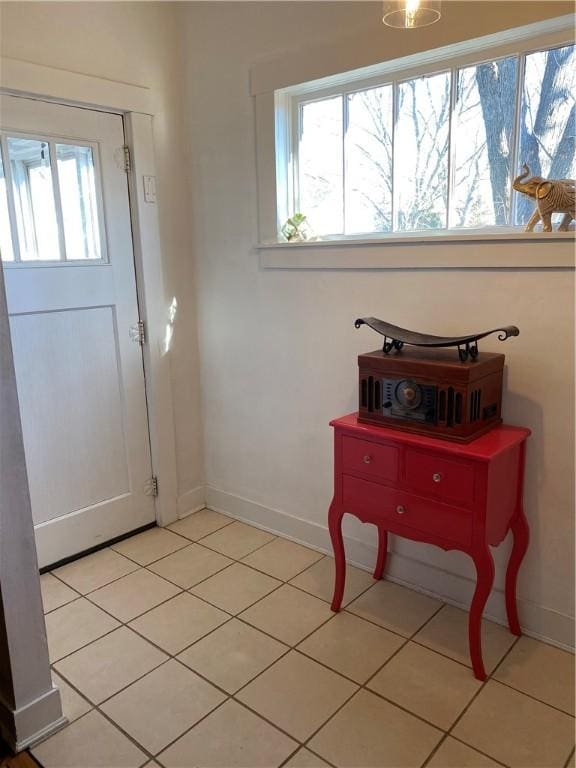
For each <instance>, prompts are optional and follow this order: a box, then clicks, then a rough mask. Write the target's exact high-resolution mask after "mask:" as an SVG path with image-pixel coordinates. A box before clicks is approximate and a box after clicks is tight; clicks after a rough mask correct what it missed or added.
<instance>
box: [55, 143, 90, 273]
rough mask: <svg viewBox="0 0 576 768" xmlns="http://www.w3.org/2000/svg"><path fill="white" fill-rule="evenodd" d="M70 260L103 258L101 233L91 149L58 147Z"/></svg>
mask: <svg viewBox="0 0 576 768" xmlns="http://www.w3.org/2000/svg"><path fill="white" fill-rule="evenodd" d="M56 159H57V161H58V181H59V184H60V198H61V201H62V219H63V222H64V239H65V243H66V258H67V259H99V258H100V257H101V253H100V232H99V229H98V206H97V202H96V182H95V179H94V158H93V155H92V149H91V147H82V146H74V145H72V144H56Z"/></svg>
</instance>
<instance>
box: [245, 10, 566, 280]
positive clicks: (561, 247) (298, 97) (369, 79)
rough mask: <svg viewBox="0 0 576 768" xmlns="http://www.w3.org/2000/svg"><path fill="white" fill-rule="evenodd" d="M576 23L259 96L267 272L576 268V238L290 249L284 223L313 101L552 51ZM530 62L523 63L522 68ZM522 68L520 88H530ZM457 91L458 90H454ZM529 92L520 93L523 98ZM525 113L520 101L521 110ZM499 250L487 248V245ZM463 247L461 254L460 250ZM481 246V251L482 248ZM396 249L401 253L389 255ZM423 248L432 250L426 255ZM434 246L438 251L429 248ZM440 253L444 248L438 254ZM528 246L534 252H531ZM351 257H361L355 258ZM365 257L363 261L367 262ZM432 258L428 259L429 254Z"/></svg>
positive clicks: (405, 235) (459, 233)
mask: <svg viewBox="0 0 576 768" xmlns="http://www.w3.org/2000/svg"><path fill="white" fill-rule="evenodd" d="M574 18H575V17H574V16H573V15H569V16H562V17H558V18H554V19H549V20H546V21H544V22H538V23H536V24H529V25H526V26H524V27H518V28H514V29H510V30H506V31H504V32H500V33H496V34H493V35H488V36H485V37H482V38H477V39H475V40H469V41H465V42H461V43H456V44H453V45H449V46H444V47H442V48H437V49H434V50H430V51H425V52H421V53H418V54H413V55H410V56H406V57H403V58H399V59H395V60H392V61H387V62H384V63H382V64H377V65H374V66H371V67H366V68H363V69H359V70H354V71H351V72H344V73H341V74H338V75H333V76H329V77H326V78H322V79H319V80H312V81H309V82H305V83H300V84H296V85H290V86H288V87H284V88H280V89H278V90H276V91H273V92H267V93H259V94H257V95H256V129H257V145H256V146H257V159H258V193H259V215H260V231H259V243H258V246H257V250H258V251H259V253H260V262H261V265H262V266H264V267H266V266H269V267H283V268H285V267H296V268H307V267H327V268H330V267H335V268H345V267H355V268H363V267H366V268H374V267H393V268H398V267H406V266H407V267H411V266H415V267H436V266H437V267H462V266H464V267H467V266H470V267H485V266H487V267H491V268H492V267H496V268H497V267H510V266H527V267H534V266H547V267H573V266H574V232H552V233H542V232H532V233H526V232H524V231H523V228H522V227H502V226H495V227H483V228H481V229H471V228H459V229H442V230H428V231H418V232H402V233H398V232H393V233H374V234H371V233H370V234H363V235H336V236H325V237H322V239H321V240H319V241H312V242H305V243H286V242H283V241H282V240H281V239H280V238H279V234H278V233H279V232H280V228H281V226H282V224H283V223H284V222H285V221H286V219H287V218H288V217H289V216H290V215H291V214H292V213H293V200H294V199H295V194H294V193H295V190H296V185H297V166H296V160H295V156H296V154H297V153H295V152H294V148H295V145H296V142H297V141H298V121H299V109H300V105H301V104H303V103H306V102H307V101H313V100H317V99H320V98H327V97H329V96H335V95H345V94H346V93H350V92H356V91H358V90H362V89H364V88H370V87H375V86H378V85H385V84H387V83H390V82H399V81H402V80H408V79H411V78H414V77H420V76H424V75H431V74H434V73H437V72H441V71H446V70H447V69H456V68H460V67H466V66H471V65H474V64H478V63H482V62H484V61H492V60H495V59H500V58H503V57H506V56H512V55H517V56H519V57H523V56H524V55H526V54H528V53H531V52H534V51H538V50H543V49H546V48H554V47H560V46H562V45H569V44H574V41H575V33H574ZM523 61H524V59H523V58H520V62H523ZM520 69H521V67H519V71H518V78H519V81H518V82H519V85H520V83H522V82H523V80H522V79H521V78H522V72H521V71H520ZM453 90H454V88H453ZM520 92H521V88H520V87H519V88H518V94H520ZM519 109H520V96H518V98H517V104H516V110H517V114H518V110H519ZM514 141H515V144H514V147H513V153H514V163H515V164H516V165H517V157H516V155H517V151H518V148H517V146H516V144H517V139H516V137H515V139H514ZM510 241H517V242H518V243H521V244H522V247H521V248H516V249H515V253H514V255H513V254H512V253H509V254H508V255H506V248H504V249H503V248H502V245H504V244H507V248H508V251H511V249H510V248H509V243H510ZM543 241H546V242H547V243H548V244H554V248H552V249H550V252H548V253H547V255H546V256H543V255H542V252H543V250H544V249H542V248H541V247H540V248H539V249H538V251H539V253H536V249H534V248H532V247H531V246H532V244H540V246H541V245H542V242H543ZM483 243H485V244H491V245H493V246H494V245H495V244H496V245H499V247H497V248H492V249H490V252H489V253H488V252H487V249H485V248H483V247H481V244H483ZM447 244H448V245H458V246H460V251H461V252H460V253H459V254H457V253H455V252H454V249H453V248H446V247H444V248H443V249H442V250H443V253H440V252H439V248H438V246H439V245H441V246H445V245H447ZM479 245H480V249H479V247H478V246H479ZM386 246H394V248H393V249H392V248H390V249H388V248H386ZM422 246H427V247H426V248H422ZM428 246H430V247H428ZM434 246H436V247H434ZM524 246H526V247H524ZM351 251H356V252H355V253H354V254H353V255H352V256H351V255H350V252H351ZM358 251H360V253H361V256H359V254H358ZM423 251H424V252H426V251H427V253H423Z"/></svg>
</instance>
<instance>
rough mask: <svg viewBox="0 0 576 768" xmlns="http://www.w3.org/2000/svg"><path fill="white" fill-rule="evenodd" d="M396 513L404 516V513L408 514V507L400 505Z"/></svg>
mask: <svg viewBox="0 0 576 768" xmlns="http://www.w3.org/2000/svg"><path fill="white" fill-rule="evenodd" d="M396 512H398V514H399V515H403V514H404V512H406V507H404V506H403V505H402V504H398V506H397V507H396Z"/></svg>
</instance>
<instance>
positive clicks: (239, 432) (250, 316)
mask: <svg viewBox="0 0 576 768" xmlns="http://www.w3.org/2000/svg"><path fill="white" fill-rule="evenodd" d="M445 5H446V6H447V9H446V16H447V17H449V15H450V14H452V17H453V18H455V19H456V21H455V23H454V27H453V28H454V31H455V34H456V35H462V31H463V30H465V29H466V24H468V31H469V36H474V35H475V34H477V30H478V28H479V25H480V21H481V23H482V25H483V27H482V29H483V31H484V32H486V31H489V30H490V24H489V22H487V21H486V19H487V18H490V17H489V14H488V13H487V7H489V6H490V5H493V4H491V3H484V4H475V3H466V4H465V6H466V9H465V10H463V8H462V7H460V10H459V11H458V9H457V8H456V6H454V5H453V4H452V3H447V4H445ZM498 5H499V14H498V17H497V18H495V20H494V26H493V27H492V29H497V24H498V23H502V26H506V24H508V26H510V25H511V24H514V23H517V24H522V23H527V22H528V21H531V20H535V19H537V18H539V17H540V18H541V17H543V16H545V15H546V14H548V15H551V16H552V15H560V14H561V13H566V12H569V11H570V6H569V4H555V3H548V4H543V3H508V4H498ZM185 18H186V22H187V23H186V33H187V38H186V40H187V43H186V50H187V55H188V68H187V93H186V98H187V102H188V119H189V126H190V133H189V137H190V141H191V149H192V165H191V189H192V206H191V213H192V225H193V226H192V235H193V238H192V251H193V254H194V256H195V258H196V260H197V269H198V273H197V288H198V306H199V333H200V358H201V361H202V393H203V397H202V409H203V419H204V425H205V456H206V473H207V482H208V499H209V502H210V503H211V504H212V505H213V506H215V507H220V508H222V509H225V510H228V511H230V512H232V513H235V514H238V515H241V516H245V517H247V518H250V519H252V520H255V521H257V522H259V523H260V524H262V525H266V526H268V527H271V528H275V529H277V530H281V531H283V532H285V533H288V534H290V535H292V536H294V537H296V538H300V539H304V540H308V541H309V542H311V543H314V544H316V545H323V544H326V543H327V539H326V537H325V534H324V527H325V524H326V513H327V507H328V504H329V501H330V496H331V472H332V448H331V438H332V435H331V430H330V429H329V427H328V421H329V419H331V418H333V417H335V416H338V415H341V414H344V413H347V412H349V411H352V410H355V406H356V376H357V369H356V355H357V354H358V353H359V352H362V351H366V350H368V349H371V348H374V347H376V346H377V344H378V342H377V339H376V337H375V336H374V335H373V334H371V333H370V332H369V331H367V330H365V329H363V330H361V331H355V330H354V328H353V321H354V319H355V318H356V317H358V316H366V315H375V316H378V317H383V318H386V319H388V320H391V321H392V322H394V323H397V324H399V325H403V326H407V327H413V328H416V329H422V330H430V331H432V332H436V333H439V334H443V333H447V334H448V333H454V332H460V331H461V330H462V331H464V330H475V329H482V328H489V327H494V326H496V325H499V324H510V323H514V324H517V325H518V326H519V327H520V329H521V335H520V337H519V338H517V339H513V340H510V341H509V342H507V343H506V345H505V346H502V345H500V344H499V343H498V342H497V341H495V340H488V341H486V342H483V345H482V348H483V349H485V350H489V351H502V352H505V353H506V355H507V361H508V366H509V372H508V378H507V384H506V395H505V401H504V416H505V419H506V420H507V421H509V422H511V423H514V424H524V425H526V426H529V427H530V428H531V429H532V430H533V433H534V434H533V437H532V439H531V441H530V448H529V454H528V472H527V483H526V491H527V514H528V517H529V520H530V524H531V529H532V543H531V547H530V550H529V553H528V555H527V558H526V561H525V565H524V567H523V570H522V572H521V577H520V584H519V594H520V597H521V601H522V602H521V605H520V611H521V617H522V620H523V623H524V625H525V626H526V628H527V629H528V630H529V631H531V632H532V633H535V634H540V635H543V636H545V637H548V638H551V639H553V640H554V641H556V642H558V643H563V644H565V645H571V644H572V643H573V606H574V595H573V585H574V572H573V563H574V551H573V541H574V532H573V496H572V482H571V478H572V473H573V457H574V451H573V440H572V431H573V430H572V425H573V417H574V411H573V392H574V388H573V378H572V372H573V347H574V345H573V321H574V315H573V310H574V294H573V290H574V284H573V275H572V273H571V272H569V271H546V270H534V271H529V270H525V271H520V270H519V271H489V270H485V271H483V270H477V271H464V270H462V271H457V270H456V271H441V270H433V271H414V270H413V271H403V270H396V271H343V272H338V271H292V270H287V271H282V270H263V269H261V268H259V265H258V255H257V252H256V251H255V250H254V244H255V243H256V241H257V199H256V173H255V145H254V111H253V110H254V107H253V101H252V99H251V98H250V96H249V82H248V78H249V68H250V66H251V65H252V64H253V63H254V62H256V61H258V60H261V59H267V58H269V57H273V56H276V55H278V54H280V53H283V52H285V51H287V50H289V49H291V48H292V49H293V48H295V47H299V46H306V45H309V44H310V43H312V42H318V43H320V44H322V46H323V48H324V50H326V47H328V48H331V49H332V51H333V52H335V53H333V55H334V58H335V59H337V58H338V55H339V52H340V51H342V58H343V59H345V60H346V61H350V60H352V59H354V55H353V54H354V52H353V51H352V52H351V49H350V46H356V47H357V48H358V50H359V51H360V50H361V49H362V48H363V46H371V50H374V47H375V46H376V45H378V39H377V35H379V34H382V59H384V58H386V57H387V56H392V55H399V53H400V52H402V50H403V43H402V39H401V38H399V37H398V35H401V34H402V33H398V32H394V33H392V36H390V34H388V36H387V37H384V32H382V31H381V30H382V27H381V26H379V24H380V22H379V4H378V3H375V4H374V3H372V4H367V3H351V4H347V3H324V4H320V3H293V4H292V3H275V2H273V3H268V2H263V3H197V4H188V5H187V7H186V8H185ZM502 19H504V21H502ZM498 20H500V21H498ZM476 22H477V23H476ZM443 23H444V24H447V23H449V21H447V20H446V18H445V20H444V22H443ZM437 28H438V29H439V30H440V31H439V32H435V31H434V30H435V28H434V27H432V28H431V29H430V30H429V32H428V34H429V37H426V36H425V35H423V34H422V35H421V39H422V40H423V41H429V42H428V46H429V47H435V44H438V42H437V41H438V40H439V39H442V42H446V41H447V39H449V38H450V34H447V32H446V27H443V28H440V25H437ZM408 34H409V33H408ZM436 34H437V35H438V37H435V35H436ZM435 41H436V43H435ZM309 58H310V57H308V60H309ZM359 58H361V56H360V54H359ZM485 247H490V246H485ZM509 247H510V248H517V247H521V246H520V245H514V244H511V245H510V246H509ZM542 247H543V249H544V250H545V249H546V248H547V247H548V246H542ZM297 518H298V519H297ZM302 521H304V522H302ZM349 533H350V535H351V537H352V538H353V539H357V540H359V541H360V542H364V544H362V543H358V541H357V542H356V543H354V542H352V543H351V546H352V549H351V552H352V554H353V557H355V559H357V560H360V561H363V562H364V563H367V562H369V558H370V557H372V556H373V552H372V551H371V550H370V549H369V548H367V547H366V544H368V545H370V546H371V545H372V543H373V532H372V529H371V528H370V527H366V529H363V530H361V528H360V526H358V525H356V526H354V525H352V526H351V527H350V529H349ZM501 550H502V551H500V552H499V553H498V563H499V567H498V575H497V584H498V585H499V586H500V587H501V586H502V583H503V578H502V577H503V572H502V567H501V563H502V562H503V556H504V555H505V554H506V552H507V545H506V546H505V547H503V548H501ZM395 551H396V552H400V553H402V555H403V557H394V558H393V562H392V566H391V567H392V573H393V574H394V575H395V576H396V577H398V578H401V579H404V580H406V581H409V582H413V583H415V584H417V585H419V586H421V587H424V588H427V589H430V590H432V591H437V592H439V593H441V594H444V595H446V596H448V597H449V598H450V599H452V600H455V601H457V602H462V603H466V602H467V601H468V600H469V598H470V594H471V581H470V580H469V579H470V577H471V576H472V569H471V567H470V566H469V564H468V562H467V559H466V558H465V556H463V555H460V554H458V553H448V554H446V553H444V552H441V551H439V550H438V551H436V550H433V549H432V548H428V547H425V546H423V545H419V544H414V543H409V542H399V543H396V544H395ZM430 566H432V567H430ZM439 569H442V570H439ZM446 572H447V573H446ZM461 576H462V577H464V578H461ZM489 612H490V613H491V614H492V615H493V616H495V617H497V618H500V619H502V617H503V616H504V611H503V600H502V595H501V593H498V594H496V595H495V597H494V598H493V599H492V600H491V602H490V603H489Z"/></svg>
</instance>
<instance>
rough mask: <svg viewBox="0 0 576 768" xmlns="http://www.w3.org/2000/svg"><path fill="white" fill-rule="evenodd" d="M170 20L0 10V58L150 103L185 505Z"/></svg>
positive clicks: (191, 424)
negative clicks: (88, 78) (100, 82)
mask: <svg viewBox="0 0 576 768" xmlns="http://www.w3.org/2000/svg"><path fill="white" fill-rule="evenodd" d="M179 19H180V9H179V4H177V3H176V4H173V3H148V2H144V3H140V2H135V3H132V2H127V3H116V2H109V3H108V2H107V3H99V2H94V3H93V2H65V3H50V2H47V3H44V2H41V3H34V2H31V3H28V2H26V3H0V54H1V55H2V56H9V57H13V58H18V59H23V60H25V61H31V62H34V63H36V64H43V65H46V66H52V67H58V68H61V69H66V70H72V71H75V72H81V73H83V74H89V75H95V76H97V77H103V78H109V79H111V80H119V81H122V82H127V83H131V84H135V85H142V86H146V87H148V88H151V89H153V91H154V93H155V94H156V95H157V97H158V102H159V111H158V113H157V114H156V116H155V118H154V141H155V151H156V165H157V173H158V206H159V215H160V227H161V237H162V248H163V255H164V259H165V264H166V279H167V291H169V292H170V293H169V296H176V298H177V300H178V315H177V319H176V325H175V333H174V337H173V343H172V347H171V353H170V355H171V360H170V364H171V372H172V381H173V398H174V411H175V426H176V442H177V446H176V447H177V465H178V466H177V470H178V491H179V495H180V496H181V497H183V503H184V505H185V504H186V493H187V492H189V491H191V490H192V489H194V488H197V487H198V486H201V485H202V483H203V480H204V474H203V458H202V445H201V443H202V427H201V419H200V404H199V378H198V368H199V365H198V346H197V336H196V329H195V325H196V321H195V298H194V297H195V291H194V274H193V264H192V255H191V251H190V248H189V247H188V243H189V239H190V228H189V188H188V183H187V178H186V174H185V172H184V166H185V163H186V160H185V157H186V152H187V146H188V138H187V136H186V134H185V132H184V128H183V110H182V71H183V63H182V55H183V48H182V46H181V44H180V41H181V33H180V22H179Z"/></svg>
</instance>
